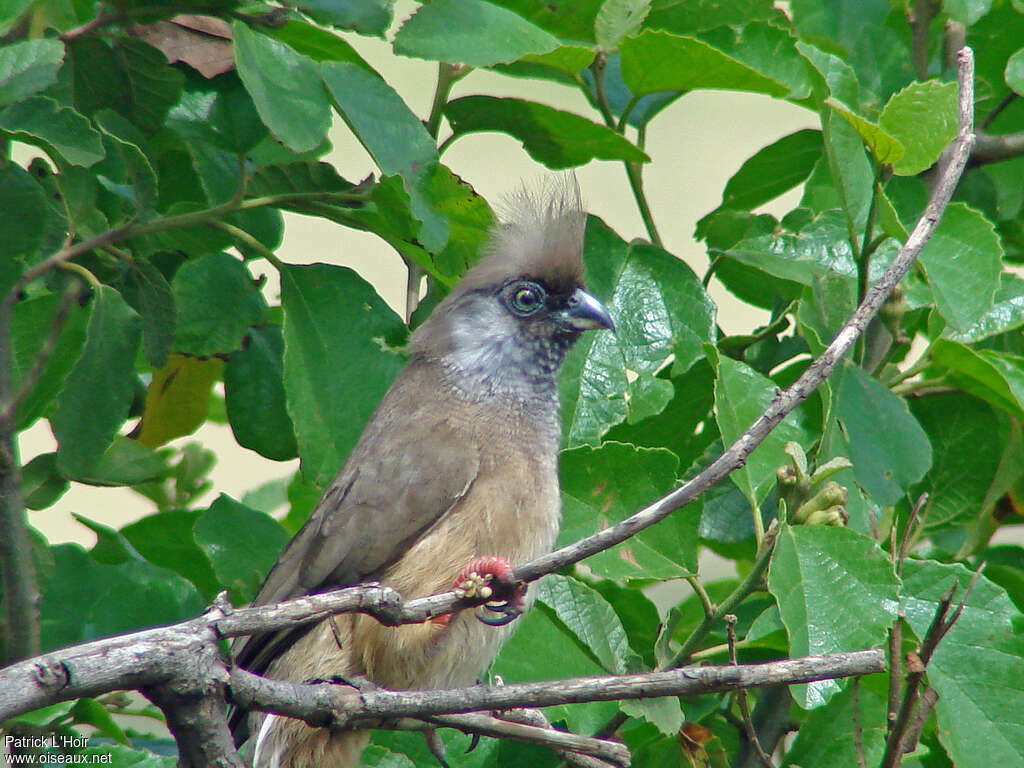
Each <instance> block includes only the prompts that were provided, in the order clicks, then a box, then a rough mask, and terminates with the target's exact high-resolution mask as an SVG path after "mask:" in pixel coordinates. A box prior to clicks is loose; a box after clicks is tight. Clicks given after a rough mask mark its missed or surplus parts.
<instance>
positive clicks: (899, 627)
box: [885, 527, 906, 733]
mask: <svg viewBox="0 0 1024 768" xmlns="http://www.w3.org/2000/svg"><path fill="white" fill-rule="evenodd" d="M894 530H895V527H894ZM905 616H906V614H905V613H904V612H903V610H902V609H901V610H900V611H899V612H898V613H897V615H896V621H894V622H893V624H892V627H891V628H890V629H889V699H888V704H887V706H886V716H885V728H886V733H888V732H890V731H892V729H893V727H895V725H896V718H897V716H898V714H899V711H900V699H901V693H902V690H901V689H902V683H903V619H904V618H905Z"/></svg>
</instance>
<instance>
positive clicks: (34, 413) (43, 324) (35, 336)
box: [0, 166, 89, 430]
mask: <svg viewBox="0 0 1024 768" xmlns="http://www.w3.org/2000/svg"><path fill="white" fill-rule="evenodd" d="M12 167H13V166H12ZM2 188H3V187H2V184H0V189H2ZM0 196H2V193H0ZM60 304H61V298H60V297H59V296H56V295H53V294H49V295H43V296H36V297H33V298H30V299H25V300H24V301H19V302H17V303H16V304H15V305H14V307H13V309H12V310H11V355H10V366H11V378H12V382H11V383H12V387H13V390H14V391H15V392H18V391H20V390H21V388H22V387H23V386H24V384H25V377H26V376H28V375H29V374H30V373H31V372H32V370H33V368H34V366H35V364H36V361H37V360H38V356H39V353H40V351H41V350H42V348H43V345H44V344H45V343H46V339H47V337H48V336H49V334H50V332H51V329H52V328H53V323H54V320H55V318H56V316H57V312H58V310H59V307H60ZM88 318H89V312H88V311H86V310H83V309H82V308H81V307H79V306H78V305H77V303H73V304H72V306H71V307H70V310H69V313H68V317H67V319H66V320H65V322H64V326H63V327H62V328H61V329H60V335H59V336H57V340H56V343H55V345H54V347H53V353H52V354H51V355H50V359H49V360H48V361H47V362H46V364H45V365H44V366H43V367H42V369H41V370H40V371H39V374H38V378H37V379H36V381H35V383H34V384H33V385H32V387H31V389H29V390H28V392H27V393H26V395H25V399H24V400H22V401H21V403H19V404H18V410H17V413H16V419H15V422H16V425H17V428H18V429H19V430H22V429H26V428H27V427H29V426H31V425H32V424H33V423H34V422H35V420H36V419H38V418H39V417H40V416H42V415H43V414H44V413H45V412H46V410H47V408H48V407H49V405H50V403H52V402H53V399H54V398H55V397H56V396H57V393H58V392H60V390H61V387H63V386H64V379H65V377H66V376H67V374H68V372H69V371H70V370H71V369H72V367H74V365H75V362H76V361H77V360H78V358H79V356H80V355H81V352H82V346H83V345H84V344H85V335H86V324H87V322H88Z"/></svg>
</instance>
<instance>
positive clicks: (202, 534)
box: [193, 494, 289, 605]
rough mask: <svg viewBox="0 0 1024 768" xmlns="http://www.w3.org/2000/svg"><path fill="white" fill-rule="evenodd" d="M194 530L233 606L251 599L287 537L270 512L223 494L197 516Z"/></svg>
mask: <svg viewBox="0 0 1024 768" xmlns="http://www.w3.org/2000/svg"><path fill="white" fill-rule="evenodd" d="M193 531H194V533H195V540H196V544H198V545H199V548H200V549H201V550H202V551H203V552H204V553H205V554H206V556H207V558H209V560H210V564H211V565H212V566H213V571H214V573H215V574H216V575H217V580H218V581H219V582H220V584H221V587H222V588H226V589H227V590H228V591H229V592H230V594H231V599H232V602H234V603H235V604H236V605H240V604H242V603H248V602H249V601H250V600H252V598H253V597H254V596H255V594H256V592H257V591H258V590H259V588H260V584H261V583H262V582H263V579H264V577H265V576H266V575H267V573H268V572H269V571H270V568H271V567H272V566H273V565H274V561H275V560H277V556H278V554H279V553H280V552H281V548H282V547H283V546H284V545H285V544H286V543H287V541H288V538H289V536H288V534H287V532H286V531H285V530H284V528H282V527H281V524H280V523H278V522H277V521H276V520H274V518H272V517H271V516H270V515H267V514H264V513H263V512H257V511H256V510H254V509H249V508H248V507H247V506H245V505H244V504H240V503H239V502H237V501H235V500H234V499H232V498H230V497H229V496H225V495H224V494H221V495H220V496H218V497H217V500H216V501H214V502H213V504H211V505H210V507H209V509H207V510H206V511H205V512H203V513H202V514H201V515H199V517H198V518H196V522H195V526H194V527H193Z"/></svg>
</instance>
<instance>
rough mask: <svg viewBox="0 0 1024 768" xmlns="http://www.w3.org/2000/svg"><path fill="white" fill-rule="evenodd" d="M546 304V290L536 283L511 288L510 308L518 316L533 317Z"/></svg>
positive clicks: (509, 294) (509, 293)
mask: <svg viewBox="0 0 1024 768" xmlns="http://www.w3.org/2000/svg"><path fill="white" fill-rule="evenodd" d="M543 304H544V289H543V288H541V287H540V286H539V285H537V284H535V283H518V284H515V285H512V286H510V290H509V292H508V306H509V308H510V309H511V310H512V311H513V312H515V313H516V314H517V315H522V316H526V315H532V314H533V313H534V312H536V311H537V310H538V309H540V307H541V306H542V305H543Z"/></svg>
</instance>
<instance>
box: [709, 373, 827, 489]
mask: <svg viewBox="0 0 1024 768" xmlns="http://www.w3.org/2000/svg"><path fill="white" fill-rule="evenodd" d="M709 360H710V362H711V367H712V368H713V369H714V371H715V373H716V379H715V421H717V422H718V428H719V429H720V430H721V433H722V442H723V443H724V444H726V445H729V444H731V443H732V442H734V441H735V440H736V439H737V438H738V437H739V436H740V435H741V434H742V433H743V432H744V431H745V430H746V429H747V428H748V427H750V425H751V424H753V423H754V420H755V419H756V418H757V417H758V416H760V415H761V413H762V412H763V411H764V410H765V408H767V407H768V406H769V405H770V404H771V402H772V400H773V399H774V397H775V395H776V393H777V392H778V387H776V386H775V384H774V383H773V382H772V381H771V380H770V379H767V378H765V377H764V376H762V375H761V374H760V373H758V372H757V371H755V370H754V369H753V368H751V367H750V366H748V365H746V364H745V363H741V362H739V361H738V360H733V359H732V358H730V357H725V356H724V355H718V354H714V355H713V356H709ZM808 438H809V435H808V434H807V433H806V431H805V430H804V427H803V424H802V420H801V412H800V411H793V412H792V413H790V414H789V416H787V417H786V418H785V419H784V420H783V421H782V423H780V424H779V425H778V426H777V427H776V428H775V429H774V430H773V431H772V432H771V434H769V435H768V437H767V438H765V440H764V441H763V442H762V443H761V444H760V445H759V446H758V447H757V448H756V449H755V450H754V452H753V453H751V454H750V456H749V457H747V461H746V464H745V465H744V466H743V467H741V468H740V469H737V470H734V471H733V473H732V474H731V475H730V477H731V478H732V480H733V482H734V483H735V484H736V485H737V487H739V489H740V490H741V491H742V492H743V495H744V496H746V498H747V501H748V503H749V504H750V505H751V508H754V509H756V508H758V507H760V505H761V502H762V501H764V499H765V497H766V496H767V494H768V491H769V490H771V488H772V486H773V485H774V484H775V477H776V475H775V472H776V470H777V469H778V468H779V467H780V466H782V465H784V464H788V463H789V458H788V457H787V456H786V453H785V446H786V443H788V442H790V441H794V442H796V443H799V444H801V445H807V443H808Z"/></svg>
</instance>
